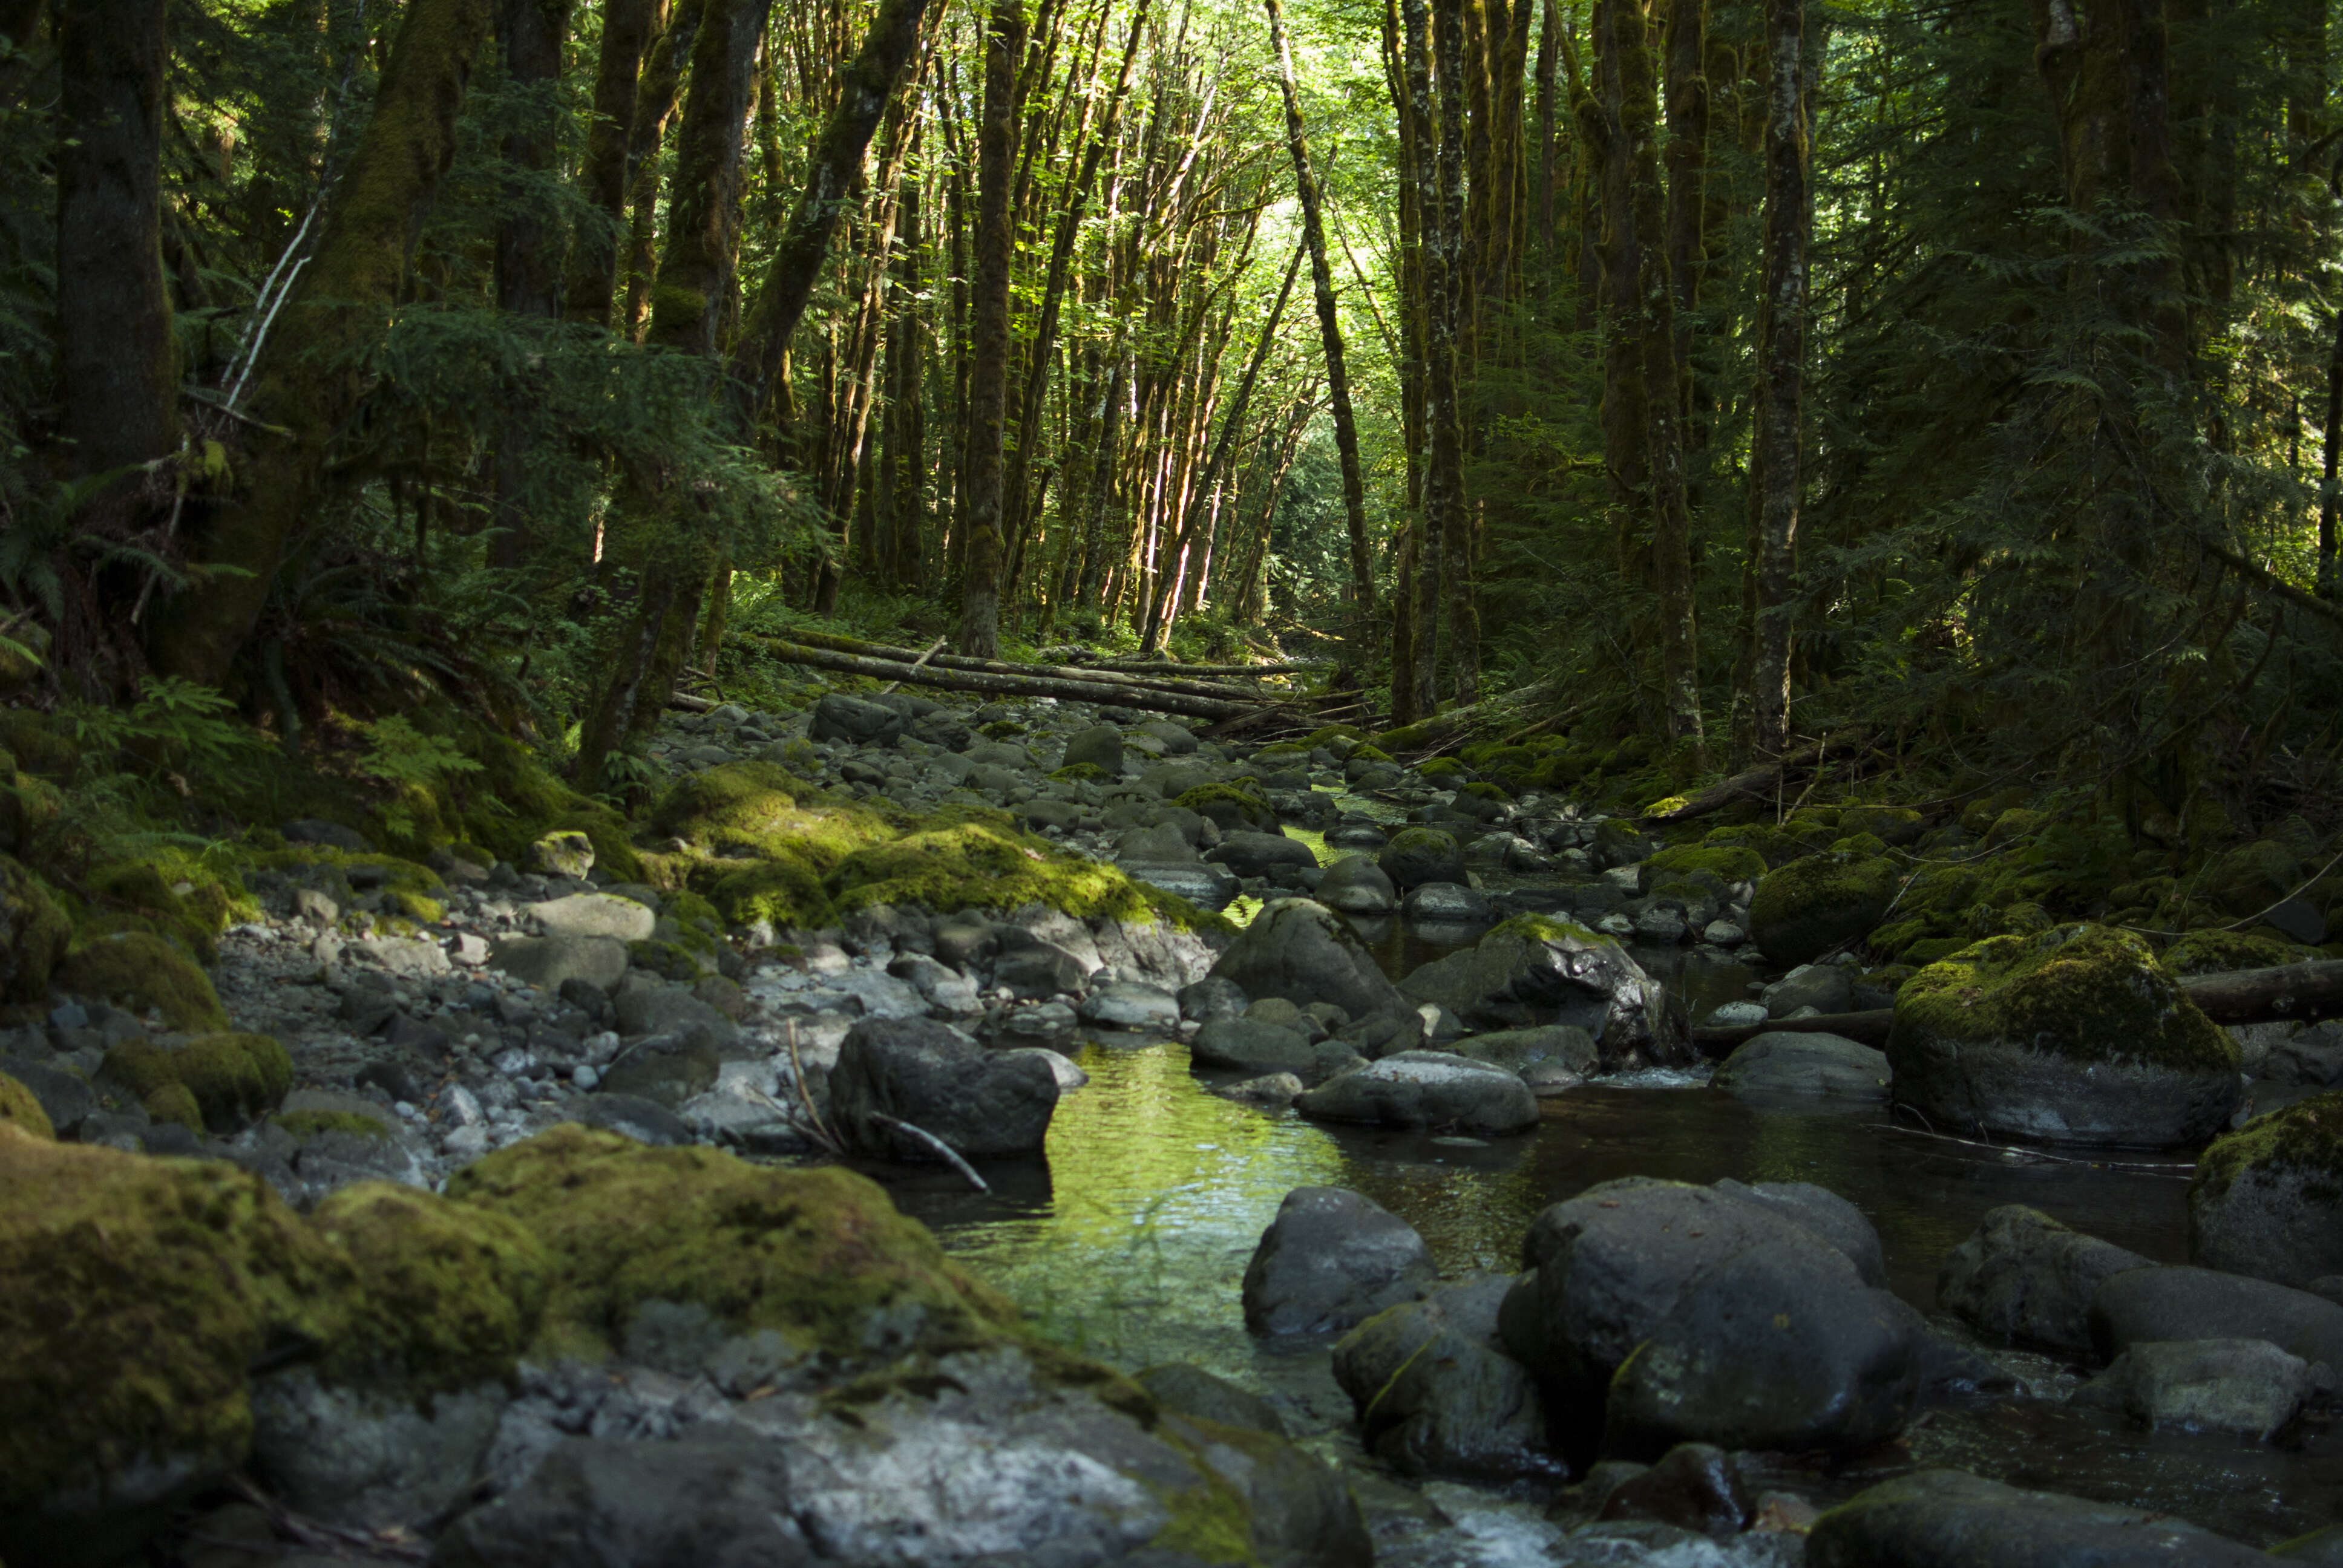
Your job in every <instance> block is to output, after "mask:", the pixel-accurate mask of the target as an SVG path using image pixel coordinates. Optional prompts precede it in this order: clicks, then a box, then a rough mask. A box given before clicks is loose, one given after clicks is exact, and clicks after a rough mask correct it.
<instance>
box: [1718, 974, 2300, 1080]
mask: <svg viewBox="0 0 2343 1568" xmlns="http://www.w3.org/2000/svg"><path fill="white" fill-rule="evenodd" d="M2180 984H2181V986H2182V988H2183V989H2184V990H2187V992H2188V997H2189V1000H2192V1001H2194V1002H2195V1003H2196V1004H2197V1006H2198V1007H2199V1008H2201V1009H2202V1010H2204V1013H2205V1016H2206V1017H2207V1018H2209V1019H2211V1020H2213V1021H2214V1022H2215V1023H2221V1024H2229V1023H2286V1022H2297V1023H2315V1022H2317V1021H2318V1020H2320V1019H2325V1018H2338V1017H2343V960H2335V959H2330V960H2326V961H2324V962H2319V963H2307V964H2281V965H2279V966H2278V968H2276V969H2267V970H2229V971H2228V972H2227V973H2224V974H2215V975H2190V976H2188V977H2187V978H2186V979H2184V980H2182V981H2181V982H2180ZM1895 1023H1896V1010H1895V1009H1894V1008H1887V1007H1883V1008H1873V1009H1870V1010H1866V1011H1864V1012H1831V1013H1822V1014H1819V1015H1817V1016H1815V1017H1813V1018H1769V1019H1767V1020H1765V1022H1763V1023H1741V1024H1732V1025H1728V1026H1724V1027H1717V1028H1704V1029H1695V1030H1693V1031H1692V1038H1693V1042H1694V1044H1695V1045H1697V1046H1699V1047H1700V1048H1701V1050H1702V1051H1703V1052H1704V1054H1706V1055H1709V1056H1724V1055H1726V1054H1727V1053H1729V1052H1730V1051H1731V1050H1733V1048H1734V1047H1735V1046H1737V1045H1740V1044H1742V1043H1743V1042H1744V1041H1745V1040H1750V1039H1752V1038H1753V1037H1755V1036H1757V1035H1761V1034H1778V1033H1782V1032H1785V1031H1796V1032H1802V1033H1810V1034H1835V1035H1837V1036H1839V1037H1840V1038H1842V1039H1845V1040H1859V1041H1861V1042H1862V1043H1864V1044H1865V1045H1885V1043H1886V1042H1887V1032H1888V1030H1890V1029H1892V1028H1893V1027H1894V1026H1895Z"/></svg>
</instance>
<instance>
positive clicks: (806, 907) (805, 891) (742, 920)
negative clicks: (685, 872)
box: [708, 849, 836, 930]
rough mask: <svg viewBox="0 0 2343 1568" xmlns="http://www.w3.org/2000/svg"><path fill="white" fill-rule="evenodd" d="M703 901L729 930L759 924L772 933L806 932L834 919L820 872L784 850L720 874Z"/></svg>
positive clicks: (807, 862) (806, 861)
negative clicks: (796, 928)
mask: <svg viewBox="0 0 2343 1568" xmlns="http://www.w3.org/2000/svg"><path fill="white" fill-rule="evenodd" d="M708 897H709V903H711V904H712V905H714V906H715V908H716V911H717V913H719V915H721V916H722V917H723V918H724V919H725V920H727V921H729V923H730V924H732V925H735V926H746V925H751V924H753V923H755V922H757V921H759V920H763V921H766V922H768V923H769V924H770V925H771V926H772V927H773V928H774V929H775V930H785V929H787V928H789V927H791V926H796V927H799V928H803V929H807V930H812V929H816V928H819V927H821V926H826V925H829V924H830V922H831V921H832V920H834V919H835V918H836V911H835V910H833V909H832V907H831V905H830V893H829V891H828V890H826V889H825V888H824V887H823V886H822V874H821V872H820V869H817V868H816V867H815V866H814V865H813V864H812V862H810V861H809V860H807V859H804V858H802V857H801V856H799V855H797V854H796V853H794V852H792V851H790V850H787V849H781V850H776V851H773V852H771V853H769V854H768V855H767V856H766V858H765V859H761V860H755V861H751V862H750V863H749V864H748V865H747V866H744V867H743V868H741V869H739V870H737V871H728V872H726V873H725V874H724V876H723V877H722V878H720V879H719V880H718V881H717V883H716V885H715V887H713V888H712V889H710V890H709V895H708Z"/></svg>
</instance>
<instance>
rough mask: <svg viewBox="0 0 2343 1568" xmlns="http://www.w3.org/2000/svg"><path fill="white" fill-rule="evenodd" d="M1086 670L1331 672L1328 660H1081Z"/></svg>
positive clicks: (1255, 674)
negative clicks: (1266, 661)
mask: <svg viewBox="0 0 2343 1568" xmlns="http://www.w3.org/2000/svg"><path fill="white" fill-rule="evenodd" d="M1082 668H1085V669H1111V670H1113V671H1114V672H1115V673H1117V674H1118V675H1174V676H1193V675H1242V676H1244V677H1246V678H1248V679H1255V680H1259V679H1265V678H1270V677H1272V676H1285V675H1314V674H1316V673H1317V672H1318V671H1320V670H1322V669H1332V668H1334V661H1333V660H1332V659H1330V658H1319V659H1309V658H1302V659H1287V660H1286V661H1285V662H1284V663H1282V664H1173V663H1172V662H1171V661H1169V660H1167V659H1161V658H1092V659H1084V660H1083V661H1082Z"/></svg>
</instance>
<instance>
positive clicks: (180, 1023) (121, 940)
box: [54, 931, 227, 1030]
mask: <svg viewBox="0 0 2343 1568" xmlns="http://www.w3.org/2000/svg"><path fill="white" fill-rule="evenodd" d="M54 978H55V983H56V985H57V986H58V988H59V989H61V990H66V991H70V992H72V993H73V994H74V995H75V996H84V997H89V998H93V999H95V1000H99V1001H106V1002H112V1003H114V1004H116V1005H117V1006H120V1007H125V1008H127V1009H129V1010H131V1011H132V1012H135V1013H144V1012H146V1010H147V1009H148V1008H150V1007H152V1008H160V1009H161V1010H162V1012H163V1021H164V1022H165V1023H166V1024H168V1025H169V1026H170V1027H171V1028H173V1029H176V1030H223V1029H226V1027H227V1010H226V1008H224V1007H222V1006H221V1005H220V1000H219V993H218V992H217V991H216V990H213V989H212V982H211V977H210V976H209V975H206V973H204V971H203V970H201V969H200V968H199V967H197V965H196V961H195V960H193V959H191V958H189V957H187V956H186V954H185V953H183V952H181V951H180V950H178V949H177V948H175V947H173V946H172V945H171V944H170V943H169V942H167V941H166V940H164V939H162V938H161V937H158V936H156V935H155V934H154V933H153V932H151V931H119V932H116V933H115V934H114V935H112V936H105V937H100V938H98V939H97V940H96V941H94V942H91V943H89V944H88V945H87V946H85V947H83V948H81V949H78V950H75V952H73V953H71V954H69V955H67V957H66V959H65V962H64V963H63V964H61V965H60V966H58V968H57V970H56V972H55V977H54Z"/></svg>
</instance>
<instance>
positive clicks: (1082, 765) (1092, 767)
mask: <svg viewBox="0 0 2343 1568" xmlns="http://www.w3.org/2000/svg"><path fill="white" fill-rule="evenodd" d="M1050 777H1051V778H1052V779H1056V780H1058V782H1060V783H1061V784H1098V783H1102V782H1104V780H1105V779H1106V769H1103V768H1101V767H1100V766H1099V765H1098V764H1097V763H1095V762H1074V763H1069V764H1068V765H1067V766H1065V767H1063V768H1061V769H1058V770H1057V771H1056V772H1054V773H1052V774H1051V775H1050Z"/></svg>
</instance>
